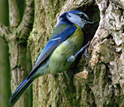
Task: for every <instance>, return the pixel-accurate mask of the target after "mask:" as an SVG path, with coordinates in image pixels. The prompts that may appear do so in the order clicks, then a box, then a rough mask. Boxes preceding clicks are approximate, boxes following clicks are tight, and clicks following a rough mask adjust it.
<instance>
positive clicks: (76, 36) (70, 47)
mask: <svg viewBox="0 0 124 107" xmlns="http://www.w3.org/2000/svg"><path fill="white" fill-rule="evenodd" d="M92 23H93V22H91V21H90V20H89V17H88V16H87V15H86V14H85V13H84V12H82V11H79V10H70V11H67V12H64V13H63V14H61V15H60V16H59V17H58V22H57V24H56V26H55V28H54V31H53V33H52V35H51V37H50V39H49V41H48V43H47V44H46V46H45V47H44V48H43V50H42V51H41V53H40V54H39V56H38V58H37V60H36V62H35V64H34V66H33V68H32V70H31V72H30V73H29V75H28V76H27V78H26V79H25V80H24V81H23V82H22V83H21V84H20V85H19V86H18V88H17V89H16V90H15V91H14V93H13V94H12V96H11V97H10V100H9V104H10V106H13V105H15V103H16V102H17V101H18V99H19V98H20V97H21V95H22V94H23V93H24V92H25V91H26V89H27V88H28V87H29V86H30V85H31V84H32V82H33V81H34V80H35V79H36V78H38V77H39V76H41V75H46V74H56V73H61V72H63V71H65V70H68V69H69V68H70V67H71V65H72V63H74V61H75V59H76V58H77V56H78V54H79V53H81V52H82V51H83V50H84V49H86V47H87V46H88V45H89V43H90V42H88V43H87V44H86V45H85V46H83V41H84V33H83V28H84V26H85V25H86V24H92ZM82 46H83V47H82ZM85 56H86V57H88V56H87V54H85Z"/></svg>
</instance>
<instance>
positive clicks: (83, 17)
mask: <svg viewBox="0 0 124 107" xmlns="http://www.w3.org/2000/svg"><path fill="white" fill-rule="evenodd" d="M78 15H79V16H80V18H82V19H84V20H88V19H87V17H86V16H85V15H83V14H78Z"/></svg>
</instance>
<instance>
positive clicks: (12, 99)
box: [9, 78, 33, 106]
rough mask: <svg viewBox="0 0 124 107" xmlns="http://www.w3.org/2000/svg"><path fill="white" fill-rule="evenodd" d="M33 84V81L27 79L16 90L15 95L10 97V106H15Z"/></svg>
mask: <svg viewBox="0 0 124 107" xmlns="http://www.w3.org/2000/svg"><path fill="white" fill-rule="evenodd" d="M32 82H33V80H32V79H27V78H26V79H25V80H24V81H23V82H22V83H21V84H20V85H19V86H18V88H17V89H16V90H15V92H14V93H13V95H12V96H11V97H10V100H9V104H10V105H11V106H13V105H14V104H15V103H16V101H17V100H18V99H19V98H20V96H21V95H22V94H23V93H24V92H25V90H26V89H27V88H28V87H29V86H30V85H31V83H32Z"/></svg>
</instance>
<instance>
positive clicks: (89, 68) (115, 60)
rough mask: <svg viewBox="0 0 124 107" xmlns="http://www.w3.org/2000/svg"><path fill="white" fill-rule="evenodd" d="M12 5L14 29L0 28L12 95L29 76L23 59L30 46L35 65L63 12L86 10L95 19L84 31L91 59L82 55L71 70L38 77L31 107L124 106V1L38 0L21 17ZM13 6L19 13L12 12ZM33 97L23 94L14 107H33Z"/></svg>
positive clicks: (11, 27)
mask: <svg viewBox="0 0 124 107" xmlns="http://www.w3.org/2000/svg"><path fill="white" fill-rule="evenodd" d="M34 5H35V6H34ZM9 6H10V7H9V8H10V9H9V10H10V16H9V18H10V29H8V28H6V27H5V26H3V25H1V26H0V28H1V29H2V30H1V29H0V32H1V36H2V37H3V38H5V39H6V41H7V43H8V46H9V52H10V67H11V87H12V91H14V90H15V89H16V87H17V86H18V85H19V84H20V83H21V82H22V80H23V79H24V78H25V77H26V76H27V74H28V73H27V72H26V69H27V67H26V65H27V63H26V61H25V59H26V57H27V56H26V53H27V47H30V52H29V53H31V60H32V64H34V63H35V61H36V59H37V56H38V55H39V53H40V52H41V51H42V49H43V47H44V46H45V45H46V43H47V41H48V40H49V37H50V35H51V34H52V32H53V29H54V26H55V25H56V22H57V17H58V16H59V15H60V14H61V13H63V12H65V11H69V10H72V9H76V10H80V11H83V12H85V13H86V14H88V16H89V17H90V18H91V20H93V21H94V25H93V26H91V27H90V26H86V27H85V32H84V33H85V43H86V42H87V41H88V40H91V43H90V46H89V48H88V52H89V55H90V57H91V58H90V59H87V58H85V56H84V55H82V56H81V55H80V56H79V58H78V59H77V60H76V62H75V63H74V64H73V65H72V67H71V68H70V70H68V71H64V72H63V73H59V74H56V75H44V76H41V77H39V78H37V79H36V80H35V81H34V82H33V101H32V100H30V101H32V103H31V105H32V106H33V107H49V106H52V107H106V106H109V107H117V106H119V107H123V106H124V90H123V89H124V73H123V72H124V67H123V65H124V44H123V41H124V39H123V37H124V2H123V1H122V0H121V1H118V0H96V1H94V0H75V1H72V0H67V1H59V0H52V1H51V0H47V1H45V0H35V1H34V2H33V0H27V1H26V7H25V11H24V13H23V17H21V16H20V14H19V12H20V9H19V7H18V5H17V3H16V1H15V0H10V1H9ZM33 7H35V10H34V11H35V13H34V11H33ZM13 8H15V9H16V10H14V11H11V10H12V9H13ZM15 13H16V14H15ZM33 14H34V15H33ZM21 18H22V19H21ZM33 19H34V23H33ZM32 26H33V29H32ZM31 30H32V31H31ZM30 32H31V34H30V35H29V33H30ZM85 43H84V44H85ZM29 98H30V97H28V96H27V95H26V94H25V95H23V96H22V97H21V99H19V101H18V103H17V104H16V105H15V107H19V106H20V107H27V106H29V105H28V104H27V103H28V100H27V99H29Z"/></svg>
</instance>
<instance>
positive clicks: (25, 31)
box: [17, 0, 34, 40]
mask: <svg viewBox="0 0 124 107" xmlns="http://www.w3.org/2000/svg"><path fill="white" fill-rule="evenodd" d="M33 22H34V1H33V0H27V1H26V8H25V12H24V16H23V19H22V22H21V23H20V25H19V26H18V28H17V32H18V33H20V37H19V38H21V39H24V40H25V39H27V37H28V36H29V33H30V31H31V29H32V27H33Z"/></svg>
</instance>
